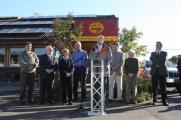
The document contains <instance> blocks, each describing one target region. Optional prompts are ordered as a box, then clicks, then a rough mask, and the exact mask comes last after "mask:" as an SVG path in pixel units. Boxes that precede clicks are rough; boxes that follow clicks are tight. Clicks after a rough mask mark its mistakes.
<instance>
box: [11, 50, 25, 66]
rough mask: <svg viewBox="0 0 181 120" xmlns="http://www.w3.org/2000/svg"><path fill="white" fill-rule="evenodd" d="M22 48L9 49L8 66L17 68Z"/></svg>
mask: <svg viewBox="0 0 181 120" xmlns="http://www.w3.org/2000/svg"><path fill="white" fill-rule="evenodd" d="M23 50H24V48H11V49H10V66H11V67H19V55H20V53H21V52H22V51H23Z"/></svg>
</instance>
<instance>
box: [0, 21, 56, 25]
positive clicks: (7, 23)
mask: <svg viewBox="0 0 181 120" xmlns="http://www.w3.org/2000/svg"><path fill="white" fill-rule="evenodd" d="M40 24H53V21H16V22H0V25H40Z"/></svg>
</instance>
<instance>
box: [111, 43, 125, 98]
mask: <svg viewBox="0 0 181 120" xmlns="http://www.w3.org/2000/svg"><path fill="white" fill-rule="evenodd" d="M111 48H112V55H113V60H112V62H111V67H110V68H111V77H110V80H109V100H110V101H112V100H113V91H114V84H115V82H116V83H117V100H119V101H120V100H122V75H121V74H122V71H121V66H122V64H123V53H122V52H121V50H119V43H117V42H114V43H113V44H112V46H111Z"/></svg>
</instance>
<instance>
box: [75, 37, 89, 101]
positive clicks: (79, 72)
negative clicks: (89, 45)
mask: <svg viewBox="0 0 181 120" xmlns="http://www.w3.org/2000/svg"><path fill="white" fill-rule="evenodd" d="M87 59H88V55H87V52H86V51H84V50H82V47H81V43H80V42H79V41H77V42H76V43H75V45H74V51H73V52H72V60H73V63H74V68H75V70H74V76H73V94H74V100H75V101H77V100H78V92H77V91H78V83H79V82H80V85H81V97H82V98H81V100H82V101H84V100H85V98H86V80H85V77H86V72H87Z"/></svg>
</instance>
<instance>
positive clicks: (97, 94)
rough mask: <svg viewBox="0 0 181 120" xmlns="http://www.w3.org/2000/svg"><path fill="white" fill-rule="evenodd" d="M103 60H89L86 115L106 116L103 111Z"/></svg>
mask: <svg viewBox="0 0 181 120" xmlns="http://www.w3.org/2000/svg"><path fill="white" fill-rule="evenodd" d="M104 60H105V59H100V58H93V59H91V100H90V111H89V112H88V115H90V116H92V115H106V113H105V111H104V105H105V102H104V101H105V98H104V97H105V96H104V73H105V68H104V62H105V61H104Z"/></svg>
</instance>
